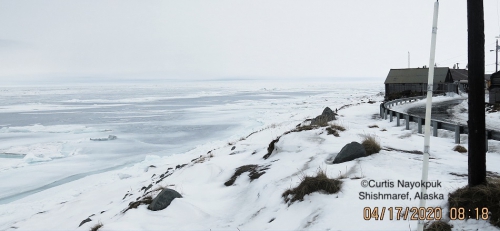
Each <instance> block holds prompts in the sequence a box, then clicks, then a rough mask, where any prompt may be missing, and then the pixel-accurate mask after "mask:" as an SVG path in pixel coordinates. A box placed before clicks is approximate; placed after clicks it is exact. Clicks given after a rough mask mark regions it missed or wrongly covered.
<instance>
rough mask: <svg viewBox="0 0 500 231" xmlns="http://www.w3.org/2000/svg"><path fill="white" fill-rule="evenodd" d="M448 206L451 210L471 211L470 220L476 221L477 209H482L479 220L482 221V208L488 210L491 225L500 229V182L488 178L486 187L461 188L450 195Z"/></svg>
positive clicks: (496, 179)
mask: <svg viewBox="0 0 500 231" xmlns="http://www.w3.org/2000/svg"><path fill="white" fill-rule="evenodd" d="M448 204H449V207H450V208H460V207H462V208H464V209H465V211H471V212H470V213H467V214H468V215H469V214H470V215H471V216H470V219H476V213H475V209H476V208H479V209H480V210H479V218H478V219H482V218H481V215H482V213H481V212H482V211H481V210H482V208H488V211H489V212H490V215H489V221H490V223H491V224H492V225H494V226H497V227H500V180H499V179H498V178H488V182H487V184H486V185H479V186H474V187H468V186H465V187H463V188H459V189H457V190H456V191H454V192H452V193H450V194H449V196H448ZM469 209H470V210H469ZM466 218H467V217H466Z"/></svg>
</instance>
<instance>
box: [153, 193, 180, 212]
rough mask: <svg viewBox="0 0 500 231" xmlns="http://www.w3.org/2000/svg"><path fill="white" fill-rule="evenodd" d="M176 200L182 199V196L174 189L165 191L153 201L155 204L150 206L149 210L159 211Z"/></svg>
mask: <svg viewBox="0 0 500 231" xmlns="http://www.w3.org/2000/svg"><path fill="white" fill-rule="evenodd" d="M175 198H182V196H181V194H179V193H178V192H177V191H175V190H173V189H169V188H166V189H163V190H162V191H161V192H160V194H158V196H156V197H155V199H153V202H151V204H150V205H149V206H148V209H149V210H153V211H158V210H162V209H164V208H166V207H168V206H169V205H170V203H172V201H173V200H174V199H175Z"/></svg>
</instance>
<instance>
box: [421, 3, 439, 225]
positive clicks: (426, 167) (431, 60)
mask: <svg viewBox="0 0 500 231" xmlns="http://www.w3.org/2000/svg"><path fill="white" fill-rule="evenodd" d="M438 12H439V1H436V2H435V3H434V16H433V19H432V36H431V52H430V55H429V56H430V57H429V72H428V75H427V101H426V105H425V137H424V155H423V160H422V182H427V179H428V174H429V156H430V154H429V150H430V139H431V123H430V122H431V112H432V91H433V90H434V87H433V83H434V67H435V65H436V63H435V57H436V39H437V24H438ZM420 189H421V191H420V192H421V193H422V195H425V194H426V193H427V188H425V187H421V188H420ZM424 207H425V199H420V208H424ZM424 222H425V220H424V219H421V218H420V219H419V220H418V226H417V230H418V231H423V230H424Z"/></svg>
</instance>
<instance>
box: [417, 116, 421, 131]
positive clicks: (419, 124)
mask: <svg viewBox="0 0 500 231" xmlns="http://www.w3.org/2000/svg"><path fill="white" fill-rule="evenodd" d="M417 121H418V133H420V134H422V118H420V117H418V119H417Z"/></svg>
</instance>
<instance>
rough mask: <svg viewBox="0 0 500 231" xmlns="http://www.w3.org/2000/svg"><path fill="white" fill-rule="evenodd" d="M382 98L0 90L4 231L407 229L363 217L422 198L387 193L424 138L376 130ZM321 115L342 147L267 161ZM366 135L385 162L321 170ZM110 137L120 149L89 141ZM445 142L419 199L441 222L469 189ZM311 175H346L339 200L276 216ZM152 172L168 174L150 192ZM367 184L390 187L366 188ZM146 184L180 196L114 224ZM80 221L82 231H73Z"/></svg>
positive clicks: (374, 86) (208, 89) (347, 89)
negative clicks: (286, 196)
mask: <svg viewBox="0 0 500 231" xmlns="http://www.w3.org/2000/svg"><path fill="white" fill-rule="evenodd" d="M382 91H383V85H382V84H380V83H359V82H358V83H333V82H332V83H318V84H315V83H310V84H292V83H290V84H287V85H283V84H282V83H280V84H274V85H273V83H260V84H249V83H243V84H242V83H230V82H229V83H228V82H224V83H202V84H197V85H194V86H193V85H190V86H185V85H179V86H174V85H171V86H148V87H145V86H120V87H96V88H89V87H85V88H78V89H77V88H72V87H67V88H66V87H58V88H44V89H38V88H30V89H27V88H2V89H0V97H1V98H2V100H1V101H0V102H6V103H5V104H4V105H0V114H1V117H2V121H1V122H0V123H1V124H0V126H1V128H0V139H1V140H2V141H3V142H1V143H0V149H1V152H0V153H4V154H3V155H4V156H7V155H9V156H13V155H17V157H18V158H7V157H3V158H2V156H0V160H1V164H0V182H2V183H1V185H0V189H1V190H0V202H2V204H0V229H1V230H89V229H90V227H92V226H94V225H95V224H97V223H99V222H100V223H102V224H103V226H102V227H101V228H100V229H99V230H264V229H266V230H298V229H304V230H409V229H411V230H414V229H415V228H416V226H417V222H416V221H414V220H410V217H408V218H406V219H404V218H401V219H400V220H397V217H396V215H394V216H393V218H392V220H391V219H390V217H389V216H388V214H386V216H385V217H384V219H382V220H378V221H377V220H374V219H371V220H365V219H364V218H363V211H364V209H365V208H366V207H369V208H371V209H374V208H376V207H378V208H379V209H382V207H386V208H389V207H417V206H418V205H419V200H418V199H416V198H415V197H414V195H415V193H417V192H420V188H412V189H410V188H404V187H397V181H398V180H405V181H419V180H420V176H421V164H422V161H421V160H422V156H421V155H418V154H411V153H407V152H403V151H395V150H407V151H412V150H422V149H423V142H424V141H423V140H424V138H423V136H422V135H421V134H418V133H417V132H416V126H415V125H414V124H412V126H411V128H412V129H411V130H408V131H407V130H404V127H402V126H400V127H396V123H395V122H393V123H391V122H389V121H388V120H382V119H380V118H379V116H378V112H379V104H380V101H381V100H382V99H383V96H382V95H381V94H380V92H382ZM369 100H374V101H377V103H374V104H370V103H367V102H368V101H369ZM2 104H3V103H2ZM344 105H350V106H345V107H342V106H344ZM326 106H328V107H330V108H332V109H335V108H338V109H340V108H342V109H340V110H339V111H338V114H339V117H338V120H336V121H335V123H336V124H339V125H342V126H344V127H345V128H346V129H347V130H346V131H343V132H339V133H340V137H335V136H332V135H327V132H325V130H324V128H319V129H314V130H309V131H302V132H292V133H289V134H287V135H284V136H282V137H281V138H280V140H279V141H278V142H277V143H276V150H275V151H274V152H273V154H272V155H271V156H270V157H269V158H268V159H264V158H263V156H264V155H265V154H266V153H267V147H268V145H269V143H270V142H271V141H272V140H273V139H275V138H276V137H278V136H280V135H282V134H283V133H285V132H286V131H289V130H292V129H293V128H295V127H296V125H297V124H299V123H301V122H302V121H304V120H305V119H307V118H313V117H315V116H316V115H318V114H320V113H321V112H322V111H323V109H324V108H325V107H326ZM35 109H37V110H35ZM3 118H6V119H5V120H4V119H3ZM371 125H377V127H374V128H369V127H368V126H371ZM366 134H373V135H375V136H376V137H377V139H378V140H379V141H380V143H381V145H382V146H383V147H384V148H386V149H387V150H382V151H381V152H380V153H377V154H374V155H371V156H368V157H364V158H360V159H358V160H356V161H350V162H346V163H342V164H327V162H326V160H327V159H328V158H331V157H332V156H334V155H336V154H337V153H338V152H339V151H340V149H341V148H342V147H343V146H344V145H345V144H347V143H350V142H352V141H358V142H360V141H361V137H362V135H366ZM108 135H116V136H117V137H118V139H116V140H110V141H91V140H90V138H105V137H107V136H108ZM450 137H452V134H451V133H450V134H448V133H446V132H442V133H440V135H439V137H431V155H432V159H431V160H430V165H429V180H430V181H436V180H439V181H441V182H442V184H441V185H442V187H437V188H430V189H429V190H428V192H430V193H437V194H443V200H441V199H435V200H428V201H427V206H429V207H431V206H432V207H438V206H439V207H442V210H443V219H444V220H446V219H447V215H446V213H447V212H446V211H447V209H448V208H447V207H446V201H447V197H448V193H449V192H451V191H453V190H455V189H457V188H459V187H462V186H464V185H466V184H467V177H463V176H460V175H462V174H467V155H466V154H460V153H458V152H454V151H452V148H453V147H454V146H455V144H454V140H453V139H451V138H450ZM465 146H466V147H467V145H466V144H465ZM490 146H495V147H497V146H498V147H500V143H499V142H490ZM389 148H392V149H393V151H389ZM492 150H500V148H496V149H491V148H490V152H488V154H487V161H488V162H487V169H488V171H491V172H493V173H499V172H500V166H499V165H498V163H499V161H500V153H499V151H492ZM209 151H210V153H209ZM200 156H201V157H202V158H201V159H198V160H195V161H193V160H194V159H195V158H199V157H200ZM183 164H187V165H186V166H184V167H182V168H176V167H177V166H178V165H183ZM249 164H255V165H259V166H263V167H267V168H268V169H267V170H266V173H265V174H264V175H262V176H261V177H260V178H258V179H255V180H253V181H250V179H249V177H248V173H244V174H242V175H241V176H240V177H238V178H237V179H236V181H235V183H234V185H232V186H225V185H224V183H225V182H226V181H228V180H229V179H230V178H231V176H232V175H233V174H234V172H235V169H236V168H238V167H240V166H243V165H249ZM319 168H321V169H323V170H325V171H326V173H327V175H328V176H330V177H332V178H335V177H338V176H340V175H345V176H346V178H343V179H342V182H343V184H342V189H341V191H340V192H338V193H336V194H331V195H328V194H324V193H320V192H316V193H312V194H310V195H308V196H306V197H305V198H304V201H300V202H295V203H293V204H290V205H288V204H286V203H285V202H284V200H283V198H282V197H281V194H282V193H283V192H284V191H285V190H287V189H289V188H293V187H295V186H297V185H298V184H299V183H300V179H301V177H303V176H304V175H314V174H315V173H316V171H317V170H318V169H319ZM162 174H163V175H164V176H165V175H169V174H171V175H169V176H168V177H166V178H164V179H163V180H161V181H159V180H160V179H161V178H160V176H161V175H162ZM365 180H373V181H376V182H395V183H396V187H392V188H391V187H378V188H377V187H374V188H372V187H366V188H365V187H362V182H363V181H365ZM158 181H159V182H158ZM156 182H158V183H156ZM150 184H153V186H152V189H156V188H158V187H160V186H163V187H169V188H172V189H175V190H176V191H178V192H179V193H181V194H182V196H183V198H178V199H175V200H174V201H173V202H172V204H171V205H170V206H169V207H168V208H167V209H164V210H161V211H155V212H153V211H150V210H147V209H146V207H147V206H146V205H141V206H139V207H138V208H137V209H131V210H128V211H127V212H126V213H122V211H123V210H124V209H126V208H127V207H128V205H129V203H130V202H133V201H136V199H137V198H140V197H141V196H143V195H144V190H143V187H147V186H149V185H150ZM364 192H366V193H378V192H381V193H401V194H405V193H408V194H409V195H410V198H411V200H410V199H407V200H402V199H395V200H370V199H362V198H360V193H364ZM16 195H22V196H18V197H16ZM87 218H90V219H91V220H92V221H90V222H87V223H85V224H83V225H82V226H81V227H79V225H80V223H81V222H82V221H83V220H85V219H87ZM450 223H451V224H453V225H454V230H476V229H479V230H499V229H497V228H495V227H492V226H491V225H490V224H489V223H488V222H487V221H476V220H468V221H451V222H450Z"/></svg>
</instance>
